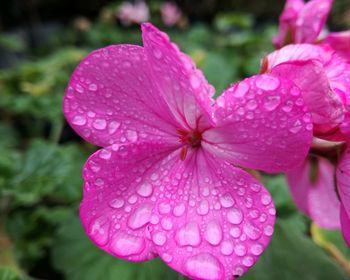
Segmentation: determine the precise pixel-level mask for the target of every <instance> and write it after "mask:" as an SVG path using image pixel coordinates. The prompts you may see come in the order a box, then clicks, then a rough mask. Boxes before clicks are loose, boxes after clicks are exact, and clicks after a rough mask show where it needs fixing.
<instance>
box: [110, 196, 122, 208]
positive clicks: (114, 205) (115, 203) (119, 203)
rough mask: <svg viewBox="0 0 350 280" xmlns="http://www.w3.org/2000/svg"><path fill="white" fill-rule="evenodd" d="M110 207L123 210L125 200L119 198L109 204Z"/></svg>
mask: <svg viewBox="0 0 350 280" xmlns="http://www.w3.org/2000/svg"><path fill="white" fill-rule="evenodd" d="M109 206H111V207H112V208H115V209H119V208H122V207H123V206H124V199H122V198H121V197H117V198H115V199H113V200H111V201H110V202H109Z"/></svg>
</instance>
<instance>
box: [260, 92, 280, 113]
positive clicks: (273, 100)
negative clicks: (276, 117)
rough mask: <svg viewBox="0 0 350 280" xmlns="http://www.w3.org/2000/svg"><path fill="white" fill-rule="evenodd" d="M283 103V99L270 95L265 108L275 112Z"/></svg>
mask: <svg viewBox="0 0 350 280" xmlns="http://www.w3.org/2000/svg"><path fill="white" fill-rule="evenodd" d="M280 103H281V97H280V96H278V95H269V96H266V97H265V99H264V108H265V109H266V111H274V110H275V109H276V108H277V107H278V106H279V105H280Z"/></svg>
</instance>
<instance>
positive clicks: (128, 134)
mask: <svg viewBox="0 0 350 280" xmlns="http://www.w3.org/2000/svg"><path fill="white" fill-rule="evenodd" d="M126 138H128V140H129V141H130V142H133V143H134V142H136V141H137V138H138V136H137V132H136V131H134V130H128V131H127V132H126Z"/></svg>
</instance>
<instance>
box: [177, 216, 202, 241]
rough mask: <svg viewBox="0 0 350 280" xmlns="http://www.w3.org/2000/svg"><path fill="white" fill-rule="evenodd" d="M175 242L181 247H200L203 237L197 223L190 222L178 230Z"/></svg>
mask: <svg viewBox="0 0 350 280" xmlns="http://www.w3.org/2000/svg"><path fill="white" fill-rule="evenodd" d="M175 240H176V243H177V244H179V245H180V246H188V245H190V246H198V245H199V244H200V243H201V236H200V232H199V227H198V225H197V223H195V222H189V223H187V224H186V225H184V226H183V227H182V228H180V229H179V230H177V232H176V235H175Z"/></svg>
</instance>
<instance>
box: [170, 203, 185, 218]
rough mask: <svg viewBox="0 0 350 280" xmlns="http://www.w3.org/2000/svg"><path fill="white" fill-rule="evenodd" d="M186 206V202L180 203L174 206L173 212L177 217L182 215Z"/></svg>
mask: <svg viewBox="0 0 350 280" xmlns="http://www.w3.org/2000/svg"><path fill="white" fill-rule="evenodd" d="M185 210H186V206H185V204H184V203H180V204H178V205H176V206H175V207H174V210H173V214H174V215H175V216H176V217H180V216H182V215H183V214H184V213H185Z"/></svg>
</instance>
